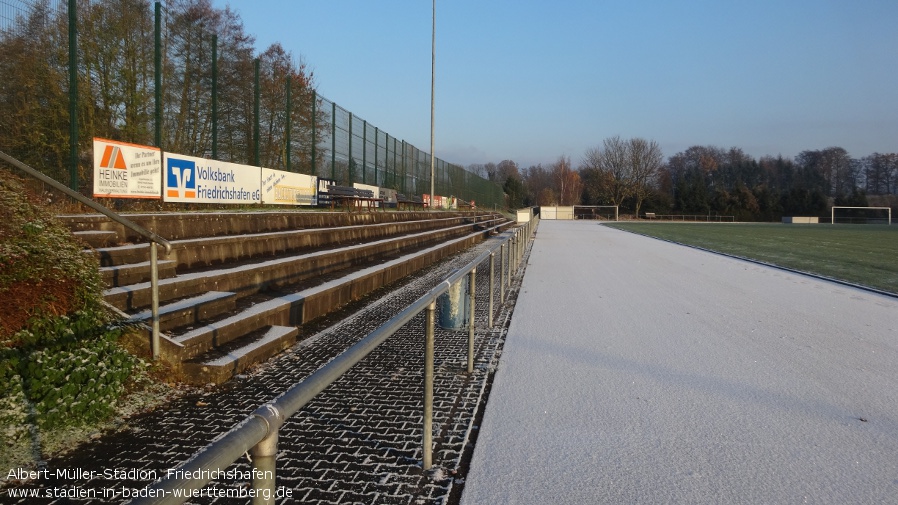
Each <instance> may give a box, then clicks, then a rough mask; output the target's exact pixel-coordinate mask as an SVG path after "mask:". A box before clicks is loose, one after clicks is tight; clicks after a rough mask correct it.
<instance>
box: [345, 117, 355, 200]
mask: <svg viewBox="0 0 898 505" xmlns="http://www.w3.org/2000/svg"><path fill="white" fill-rule="evenodd" d="M348 138H349V156H347V157H348V158H349V161H347V162H346V170H347V173H348V174H349V175H348V176H347V177H348V178H349V184H348V185H349V186H351V185H352V183H353V182H355V158H354V157H353V155H352V112H350V113H349V135H348Z"/></svg>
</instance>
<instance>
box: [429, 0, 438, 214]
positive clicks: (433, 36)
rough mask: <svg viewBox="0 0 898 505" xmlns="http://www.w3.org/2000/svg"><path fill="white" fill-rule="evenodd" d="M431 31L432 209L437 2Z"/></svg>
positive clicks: (431, 191) (431, 205) (434, 2)
mask: <svg viewBox="0 0 898 505" xmlns="http://www.w3.org/2000/svg"><path fill="white" fill-rule="evenodd" d="M431 12H432V19H431V31H430V208H431V209H432V208H433V191H434V173H435V172H436V169H435V164H434V159H436V158H435V156H434V154H435V153H434V147H433V133H434V115H433V111H434V89H435V88H434V80H435V75H436V61H437V59H436V48H437V0H433V8H432V10H431Z"/></svg>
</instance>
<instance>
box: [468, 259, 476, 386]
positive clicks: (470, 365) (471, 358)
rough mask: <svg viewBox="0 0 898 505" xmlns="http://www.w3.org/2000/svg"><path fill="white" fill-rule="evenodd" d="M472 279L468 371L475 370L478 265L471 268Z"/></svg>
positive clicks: (469, 311)
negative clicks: (475, 308)
mask: <svg viewBox="0 0 898 505" xmlns="http://www.w3.org/2000/svg"><path fill="white" fill-rule="evenodd" d="M470 275H471V280H470V281H469V282H468V290H469V291H470V296H469V297H468V303H469V305H468V307H469V309H470V310H468V319H469V320H468V373H471V372H473V371H474V301H475V298H476V297H477V295H476V293H477V289H476V287H475V283H476V282H477V267H474V268H473V269H472V270H471V274H470Z"/></svg>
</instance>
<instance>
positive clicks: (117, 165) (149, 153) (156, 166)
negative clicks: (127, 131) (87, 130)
mask: <svg viewBox="0 0 898 505" xmlns="http://www.w3.org/2000/svg"><path fill="white" fill-rule="evenodd" d="M94 196H95V197H103V198H156V199H158V198H162V151H160V150H159V148H156V147H151V146H142V145H137V144H128V143H126V142H117V141H114V140H106V139H101V138H94Z"/></svg>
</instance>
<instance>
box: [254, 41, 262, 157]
mask: <svg viewBox="0 0 898 505" xmlns="http://www.w3.org/2000/svg"><path fill="white" fill-rule="evenodd" d="M259 64H260V60H259V58H256V59H254V60H253V165H255V166H257V167H258V166H261V165H262V162H261V156H260V151H259V135H260V131H261V128H262V118H261V117H259V108H260V102H261V99H262V98H261V97H262V89H261V86H260V85H259Z"/></svg>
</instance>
